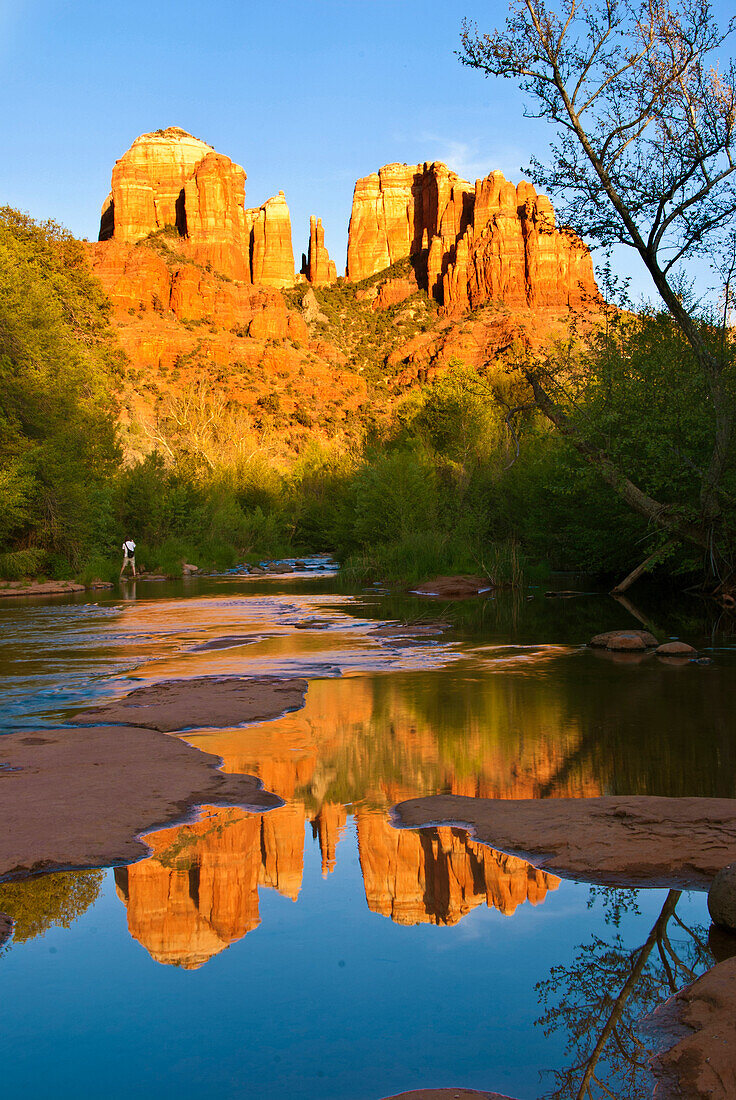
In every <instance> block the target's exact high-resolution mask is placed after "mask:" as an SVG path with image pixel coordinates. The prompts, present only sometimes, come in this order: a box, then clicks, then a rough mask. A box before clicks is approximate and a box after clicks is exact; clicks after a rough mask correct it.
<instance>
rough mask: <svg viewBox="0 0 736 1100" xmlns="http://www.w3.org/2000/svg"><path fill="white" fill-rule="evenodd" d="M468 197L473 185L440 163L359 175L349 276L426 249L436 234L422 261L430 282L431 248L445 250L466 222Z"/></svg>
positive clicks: (357, 277)
mask: <svg viewBox="0 0 736 1100" xmlns="http://www.w3.org/2000/svg"><path fill="white" fill-rule="evenodd" d="M472 197H473V187H472V184H470V183H468V182H467V180H463V179H460V177H459V176H457V175H456V174H455V173H454V172H452V171H450V169H449V168H448V167H447V165H446V164H441V163H439V162H436V163H433V164H412V165H409V164H387V165H385V166H384V167H383V168H380V169H379V170H378V172H374V173H373V174H372V175H370V176H366V177H365V178H364V179H360V180H358V182H357V183H356V184H355V191H354V194H353V210H352V214H351V216H350V228H349V230H348V266H347V274H348V278H349V279H351V280H353V281H354V282H359V281H360V280H361V279H366V278H368V276H369V275H374V274H375V273H376V272H378V271H383V270H384V269H385V268H387V267H390V266H391V264H394V263H396V262H397V261H398V260H402V259H404V258H405V257H406V256H414V255H416V254H417V253H421V252H422V251H426V250H427V249H428V248H430V249H431V246H432V242H433V241H434V239H435V238H438V242H439V243H438V244H437V245H434V253H433V256H432V263H431V265H429V269H428V268H427V266H426V264H425V280H427V281H429V280H431V285H432V286H434V283H435V282H436V280H437V276H438V271H437V259H436V255H435V253H436V252H437V249H438V248H441V247H443V248H444V249H445V251H447V250H448V249H449V248H450V247H451V246H452V245H454V244H455V241H456V240H457V238H458V236H459V235H460V234H461V233H462V232H463V231H464V230H465V228H466V226H467V225H468V224H469V219H470V212H471V204H472ZM428 270H429V274H427V271H428ZM427 281H425V286H426V285H428V282H427Z"/></svg>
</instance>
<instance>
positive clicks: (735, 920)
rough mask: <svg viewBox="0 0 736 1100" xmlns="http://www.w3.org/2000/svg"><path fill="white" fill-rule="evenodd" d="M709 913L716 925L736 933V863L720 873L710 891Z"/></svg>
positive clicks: (730, 864)
mask: <svg viewBox="0 0 736 1100" xmlns="http://www.w3.org/2000/svg"><path fill="white" fill-rule="evenodd" d="M708 912H709V913H710V915H711V918H712V920H713V923H714V924H717V925H719V927H721V928H727V929H728V930H729V931H730V932H736V863H729V864H728V866H727V867H724V868H723V869H722V870H721V871H719V872H718V874H717V875H716V877H715V878H714V879H713V882H712V883H711V887H710V890H709V891H708Z"/></svg>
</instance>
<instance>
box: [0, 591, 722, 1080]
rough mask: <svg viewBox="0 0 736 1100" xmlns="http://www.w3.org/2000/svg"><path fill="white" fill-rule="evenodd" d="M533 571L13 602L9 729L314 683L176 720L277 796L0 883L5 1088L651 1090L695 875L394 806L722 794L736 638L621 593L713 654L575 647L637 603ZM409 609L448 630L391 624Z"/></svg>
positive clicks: (0, 633) (695, 946)
mask: <svg viewBox="0 0 736 1100" xmlns="http://www.w3.org/2000/svg"><path fill="white" fill-rule="evenodd" d="M530 594H531V595H532V596H533V597H534V598H532V599H526V598H524V599H521V600H518V599H510V598H509V599H506V600H498V601H493V600H490V601H488V600H487V601H471V602H469V603H468V604H464V605H462V606H458V607H455V608H453V609H449V610H448V609H447V608H446V607H444V606H443V605H436V604H433V605H431V606H428V605H427V604H426V603H421V602H420V601H419V600H402V601H396V600H391V599H389V598H386V597H383V596H380V595H377V594H371V593H362V594H356V595H354V596H349V595H345V594H343V593H340V592H338V591H336V590H335V584H334V582H333V581H330V580H314V579H310V580H309V581H305V580H302V579H299V578H292V579H288V580H286V579H285V580H268V581H258V582H255V581H252V580H250V581H246V580H244V579H242V578H240V579H239V578H233V579H228V580H223V581H205V580H199V581H196V582H189V583H188V584H187V586H186V588H185V587H184V586H183V585H182V584H179V585H175V584H172V585H166V586H165V585H160V584H159V585H144V584H138V585H137V589H136V591H135V592H134V591H133V590H132V587H127V588H126V589H125V590H124V591H123V597H122V598H119V597H118V598H114V599H108V598H105V599H101V600H99V601H96V602H92V603H90V602H88V600H87V599H79V598H77V599H74V600H68V599H67V600H57V601H48V600H47V601H46V602H45V603H40V602H38V603H36V602H33V601H31V600H27V601H24V602H23V603H16V604H14V605H13V606H10V605H8V606H4V607H0V673H1V674H2V675H3V678H4V684H5V691H4V695H3V701H2V711H1V712H0V721H2V727H1V728H2V729H3V730H4V731H5V732H9V731H10V730H13V729H19V728H34V727H35V728H38V727H40V726H43V725H54V724H59V723H64V724H71V725H73V724H74V718H75V714H76V712H77V711H78V710H79V709H80V708H82V707H83V706H85V705H87V704H88V702H89V701H90V700H92V699H94V700H95V701H96V702H99V701H103V700H105V699H106V698H114V697H119V696H120V695H122V694H124V693H125V692H126V691H129V690H131V688H132V687H135V686H138V685H139V684H141V683H148V682H152V681H155V680H161V679H171V678H174V677H182V676H200V675H211V674H215V673H217V674H239V675H248V674H251V673H264V672H268V673H273V674H282V675H296V674H300V675H304V676H306V677H307V678H308V679H309V681H310V686H309V691H308V694H307V700H306V704H305V706H304V708H303V709H302V710H300V711H298V712H294V713H291V714H287V715H284V716H283V717H281V718H279V719H277V720H276V721H274V722H264V723H257V724H253V725H250V726H246V727H242V728H233V729H228V730H208V731H191V732H188V733H187V734H186V735H185V736H186V739H187V740H188V741H190V742H191V743H193V744H195V745H198V746H199V747H201V748H203V749H206V750H207V751H211V752H214V753H216V754H218V755H219V756H221V757H222V759H223V761H224V768H225V770H227V771H233V772H240V771H242V772H247V773H249V774H255V775H258V776H259V777H260V778H261V779H262V780H263V783H264V785H265V786H266V787H267V788H268V789H270V790H273V791H275V792H276V793H277V794H279V795H280V796H281V797H282V798H283V799H284V800H285V805H284V806H283V807H281V808H280V809H277V810H273V811H270V812H268V813H265V814H249V813H246V812H245V811H241V810H237V809H215V808H213V807H204V808H203V810H202V813H201V815H200V818H199V820H197V821H196V822H194V823H191V824H188V825H182V826H178V827H173V828H169V829H165V830H162V831H159V832H157V833H154V834H150V835H149V836H148V837H147V844H148V845H149V847H150V849H151V856H150V857H149V858H147V859H144V860H142V861H141V862H139V863H137V864H134V865H131V866H130V867H125V868H114V869H101V870H100V871H89V872H65V873H59V874H56V875H47V876H42V877H39V878H37V879H34V880H32V881H30V882H25V883H10V884H4V885H0V910H4V911H7V912H10V913H11V914H12V915H13V916H14V918H15V920H16V926H15V934H14V938H13V940H12V941H11V942H10V944H9V945H8V946H7V947H6V948H5V950H4V952H3V953H2V954H1V955H0V988H1V989H2V997H1V998H0V1035H1V1036H2V1039H0V1049H2V1050H3V1053H4V1055H5V1056H4V1059H3V1067H4V1069H3V1095H4V1096H7V1097H9V1098H13V1100H14V1098H16V1097H18V1098H21V1097H24V1098H29V1097H46V1096H49V1095H52V1094H53V1095H55V1096H57V1097H72V1096H73V1097H77V1098H79V1097H96V1096H101V1095H103V1094H104V1095H105V1096H107V1097H117V1096H121V1097H122V1096H124V1095H126V1096H127V1095H130V1094H131V1093H132V1094H134V1095H136V1096H138V1097H141V1098H148V1097H151V1098H153V1097H160V1096H161V1095H172V1096H174V1095H175V1096H178V1097H182V1098H184V1097H192V1098H194V1097H215V1096H218V1097H221V1096H233V1097H234V1096H238V1097H240V1096H243V1097H251V1096H252V1097H259V1098H271V1097H273V1098H274V1100H276V1098H282V1097H283V1098H286V1097H289V1098H290V1100H291V1098H294V1097H303V1098H304V1100H318V1098H329V1100H378V1098H379V1097H383V1096H387V1095H389V1094H392V1093H397V1092H400V1091H402V1090H405V1089H410V1088H419V1087H429V1086H432V1085H435V1086H437V1085H451V1084H455V1085H465V1086H467V1087H474V1088H479V1089H488V1090H495V1091H498V1092H501V1093H508V1094H509V1095H511V1096H516V1097H519V1098H521V1100H536V1098H538V1097H542V1096H552V1095H554V1096H559V1097H574V1096H576V1095H577V1094H578V1091H579V1089H580V1086H581V1082H582V1081H583V1080H584V1079H585V1080H586V1081H588V1083H589V1088H590V1092H589V1095H590V1096H592V1097H597V1096H601V1097H602V1096H605V1095H614V1096H616V1097H617V1098H625V1097H631V1098H637V1097H646V1096H648V1095H649V1094H650V1091H651V1084H652V1082H651V1078H650V1077H649V1073H648V1070H647V1065H646V1059H647V1047H646V1041H647V1040H646V1039H645V1038H643V1037H642V1035H641V1034H640V1033H639V1032H638V1031H637V1028H636V1025H637V1022H638V1021H639V1019H640V1018H641V1017H642V1016H645V1015H646V1014H647V1013H648V1012H650V1011H651V1010H652V1009H654V1008H655V1007H656V1006H657V1005H658V1004H659V1003H661V1002H662V1001H664V1000H665V999H666V998H667V997H668V996H669V995H670V993H671V992H672V991H673V989H676V988H679V987H681V986H682V985H683V984H686V983H687V982H688V981H690V980H692V977H693V976H694V975H696V974H697V973H700V972H702V971H703V970H704V969H705V968H707V966H709V965H711V964H712V956H711V954H710V952H709V949H708V942H707V940H708V923H709V922H708V917H707V910H706V906H705V898H704V896H703V895H701V894H697V893H693V894H683V895H679V894H677V893H675V892H669V893H668V892H667V891H662V890H639V891H630V890H626V891H624V890H616V891H614V890H602V889H598V888H594V887H590V886H588V885H586V884H582V883H575V882H568V881H561V880H560V879H559V878H557V877H556V876H554V875H551V874H547V873H544V872H542V871H539V870H536V869H535V868H533V867H531V866H530V865H529V864H527V863H525V862H524V861H523V860H520V859H516V858H514V857H510V856H507V855H505V854H503V853H500V852H495V851H493V850H492V849H491V848H489V847H486V846H483V845H481V844H479V843H477V842H476V841H474V840H473V838H472V837H471V836H469V835H468V834H467V832H465V831H463V830H461V829H456V828H450V827H442V828H432V829H424V830H418V831H414V830H397V829H395V828H394V827H393V825H392V823H391V818H390V810H391V807H392V806H393V805H394V804H395V803H396V802H397V801H400V800H401V799H403V798H407V797H413V796H416V795H420V794H431V793H437V792H440V791H452V792H454V793H458V794H464V795H477V796H481V797H507V798H509V797H582V796H590V795H596V794H604V793H605V794H608V793H619V794H626V793H648V794H668V795H683V794H703V795H727V796H730V797H733V796H734V785H735V776H736V768H735V766H734V749H733V747H732V740H733V738H732V713H733V707H734V701H735V700H734V680H733V671H734V665H735V663H736V653H735V652H734V650H733V649H732V648H731V644H730V642H729V640H728V639H724V638H723V636H722V635H721V634H719V633H718V632H716V633H708V634H707V635H706V633H704V625H703V623H702V622H701V621H700V620H699V619H698V617H697V614H696V615H694V616H693V615H690V617H689V618H687V619H683V618H682V617H681V616H680V617H676V616H675V615H674V614H673V613H672V612H668V611H662V609H661V608H659V609H655V612H652V611H650V610H648V611H647V612H646V613H645V614H644V613H642V612H640V611H639V610H638V609H634V610H635V611H636V613H637V614H640V615H641V616H642V617H643V618H645V619H646V620H647V621H648V622H651V620H652V616H654V618H655V620H656V621H654V622H652V625H653V626H656V627H657V629H658V630H659V631H660V633H662V634H666V635H669V634H671V633H682V632H683V627H684V626H685V627H686V629H687V631H688V633H687V640H689V641H693V642H695V643H696V644H699V645H706V644H707V645H708V646H709V647H710V648H709V652H710V654H711V656H712V658H713V660H712V663H711V664H709V665H705V666H703V665H694V664H693V665H688V666H687V667H684V668H675V667H672V666H670V665H666V664H663V663H661V662H660V661H658V660H657V659H655V658H652V657H647V658H646V659H644V660H639V659H633V660H632V659H625V660H615V659H611V658H610V657H608V656H605V655H601V654H596V653H593V652H591V651H590V650H587V649H585V648H583V647H582V643H584V642H585V641H586V640H587V639H588V638H589V637H590V635H591V634H593V633H595V632H596V631H598V630H602V629H609V628H615V627H620V626H629V625H633V624H634V620H633V619H632V617H631V612H630V611H629V610H627V609H626V608H623V607H621V606H620V605H618V604H616V603H614V602H613V601H610V600H608V599H607V598H606V597H601V596H595V595H591V596H589V597H586V596H581V597H579V598H577V599H575V600H570V601H562V600H545V598H544V597H543V595H542V594H540V593H534V592H532V593H530ZM417 616H422V617H423V618H424V619H427V618H430V617H433V618H437V617H449V618H450V619H451V620H452V623H453V625H452V628H451V629H449V630H446V631H445V632H444V633H443V634H441V635H439V636H438V637H437V638H428V637H426V636H423V637H421V638H416V639H413V640H412V639H411V638H404V639H401V638H398V639H397V638H385V637H381V636H379V635H376V634H375V633H374V629H375V627H376V625H377V621H385V620H386V619H393V620H400V619H405V618H415V617H417ZM683 636H684V635H683ZM1 745H2V741H1V738H0V757H1ZM637 968H638V970H639V971H640V974H641V976H640V978H639V980H638V982H637V983H636V985H635V986H634V987H633V989H632V990H631V992H630V994H629V995H628V996H627V997H626V999H625V1000H624V1001H623V1003H621V1002H620V1001H618V1000H617V998H618V997H619V993H620V991H621V990H622V989H623V988H624V986H625V985H626V981H627V978H628V977H629V975H630V974H631V972H632V971H633V970H635V969H637ZM607 1024H608V1030H609V1032H610V1035H609V1039H608V1042H607V1043H606V1044H605V1045H604V1047H603V1049H602V1050H601V1051H600V1053H597V1052H596V1044H597V1043H598V1039H599V1036H600V1035H601V1033H602V1032H603V1030H604V1028H606V1025H607ZM606 1090H608V1092H606Z"/></svg>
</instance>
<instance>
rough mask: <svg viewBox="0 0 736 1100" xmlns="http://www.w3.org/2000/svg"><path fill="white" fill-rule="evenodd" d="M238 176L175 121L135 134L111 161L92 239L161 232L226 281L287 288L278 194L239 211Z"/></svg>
mask: <svg viewBox="0 0 736 1100" xmlns="http://www.w3.org/2000/svg"><path fill="white" fill-rule="evenodd" d="M245 180H246V175H245V172H244V171H243V169H242V168H241V167H240V165H238V164H235V163H234V162H233V161H231V160H230V158H229V157H226V156H223V155H222V154H221V153H217V152H215V150H214V149H213V148H212V146H210V145H207V144H206V143H205V142H203V141H200V140H199V139H198V138H195V137H192V135H191V134H188V133H186V131H184V130H181V129H179V128H178V127H176V126H170V127H169V128H168V129H166V130H157V131H155V132H154V133H151V134H142V135H141V136H140V137H138V138H136V140H135V141H134V142H133V144H132V145H131V147H130V149H128V151H127V153H125V154H124V155H123V156H122V157H121V158H120V160H118V161H117V162H116V164H115V167H114V169H113V173H112V189H111V191H110V194H109V195H108V197H107V199H106V200H105V203H104V205H103V208H102V216H101V220H100V235H99V239H100V240H101V241H107V240H110V239H114V240H115V241H117V242H119V243H125V244H134V243H136V242H137V241H141V240H144V239H145V238H147V237H149V236H150V235H151V234H152V233H156V232H159V231H162V230H168V231H170V233H171V235H172V237H178V238H179V239H180V241H181V242H184V243H183V244H182V245H181V246H180V249H181V250H183V252H184V253H185V254H186V255H187V256H188V257H189V258H190V259H191V260H193V261H195V262H196V263H199V264H201V265H203V266H209V267H211V268H212V269H213V270H215V271H216V272H218V273H219V274H221V275H224V276H226V277H227V278H229V279H237V280H239V281H243V282H252V283H254V284H255V285H257V286H273V287H284V286H291V285H292V284H293V283H294V254H293V248H292V243H291V220H290V217H289V208H288V206H287V205H286V200H285V198H284V195H283V192H280V193H279V195H278V196H277V197H276V198H272V199H268V200H267V202H266V203H264V204H263V206H261V207H259V208H257V209H253V210H246V209H245Z"/></svg>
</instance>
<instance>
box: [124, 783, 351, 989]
mask: <svg viewBox="0 0 736 1100" xmlns="http://www.w3.org/2000/svg"><path fill="white" fill-rule="evenodd" d="M203 813H204V817H203V818H202V820H201V821H197V822H195V823H194V824H191V825H180V826H177V827H175V828H172V829H162V830H160V831H159V832H156V833H151V834H149V835H148V836H147V837H146V838H145V839H146V843H147V844H148V845H149V847H150V848H151V849H152V851H153V855H152V856H151V857H150V858H149V859H145V860H142V861H141V862H140V863H134V864H132V865H131V866H129V867H118V868H116V870H115V885H116V889H117V894H118V897H119V898H120V900H121V901H122V902H124V904H125V906H126V909H127V911H128V929H129V931H130V934H131V936H132V937H133V939H135V940H137V941H138V942H139V943H140V944H142V945H143V947H145V948H146V950H147V951H148V953H149V954H150V956H151V958H153V959H155V960H156V962H160V963H164V964H168V965H172V966H180V967H182V968H184V969H185V970H196V969H197V968H198V967H200V966H202V965H203V963H205V962H207V960H208V959H211V958H212V957H213V956H214V955H217V954H219V953H220V952H221V951H223V950H224V949H225V948H226V947H229V946H230V944H231V943H234V942H235V941H236V940H239V939H242V937H243V936H244V935H245V934H246V933H247V932H250V931H252V930H253V929H254V928H257V927H258V925H259V924H260V914H259V905H258V887H259V886H266V887H270V888H271V889H273V890H276V891H277V892H278V893H279V894H282V895H283V896H284V897H287V898H290V899H291V900H292V901H296V899H297V897H298V896H299V891H300V889H301V884H302V873H303V867H304V817H305V811H304V807H303V806H301V805H299V804H298V803H294V804H292V805H286V806H282V807H280V808H279V809H277V810H274V811H273V812H272V813H268V814H251V813H247V812H246V811H245V810H237V809H218V808H216V807H213V806H209V807H205V808H204V810H203ZM345 816H346V815H345V808H344V807H343V806H336V805H330V804H326V805H325V806H323V807H322V809H321V811H320V813H319V814H318V815H317V817H316V818H315V819H314V823H313V828H314V830H315V834H316V835H317V836H318V838H319V841H320V847H321V851H322V869H323V874H327V873H328V872H329V871H331V870H333V869H334V866H335V849H336V846H337V843H338V841H339V839H340V836H341V834H342V829H343V827H344V824H345Z"/></svg>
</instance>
